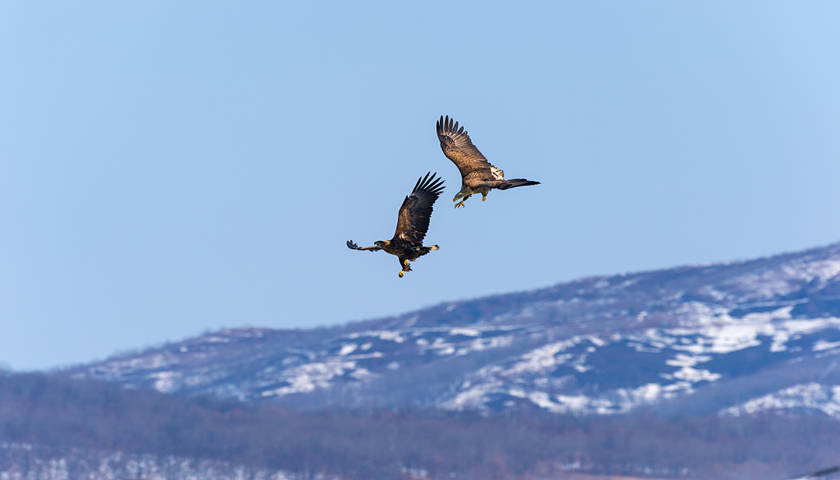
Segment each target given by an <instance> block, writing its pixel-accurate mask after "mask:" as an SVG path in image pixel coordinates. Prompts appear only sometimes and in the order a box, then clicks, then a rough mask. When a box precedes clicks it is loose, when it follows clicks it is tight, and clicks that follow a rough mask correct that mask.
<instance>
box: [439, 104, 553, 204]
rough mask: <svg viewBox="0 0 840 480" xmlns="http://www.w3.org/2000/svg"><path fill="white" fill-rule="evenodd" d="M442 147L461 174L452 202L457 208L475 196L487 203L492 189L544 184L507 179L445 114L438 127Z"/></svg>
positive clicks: (467, 135) (520, 179)
mask: <svg viewBox="0 0 840 480" xmlns="http://www.w3.org/2000/svg"><path fill="white" fill-rule="evenodd" d="M435 130H436V131H437V136H438V140H440V148H441V150H443V154H444V155H446V157H447V158H449V159H450V160H452V163H454V164H455V166H456V167H458V171H460V172H461V190H460V191H459V192H458V193H457V194H456V195H455V198H453V199H452V201H453V202H457V201H458V199H459V198H460V199H462V200H461V201H460V202H458V203H456V204H455V207H456V208H457V207H463V206H464V201H466V200H467V199H468V198H470V196H471V195H473V194H475V193H480V194H481V197H482V198H481V200H482V201H485V200H487V194H488V193H489V192H490V190H492V189H494V188H497V189H499V190H507V189H508V188H514V187H523V186H525V185H538V184H539V183H540V182H536V181H533V180H527V179H524V178H514V179H511V180H505V172H504V171H502V170H501V169H499V168H496V167H495V166H493V165H492V164H491V163H490V162H488V161H487V158H485V157H484V155H482V154H481V152H479V151H478V148H476V146H475V145H473V143H472V140H470V136H469V134H467V131H466V130H464V127H463V126H460V127H459V126H458V122H456V121H455V120H454V119H452V118H449V116H448V115H447V116H446V117H444V116H443V115H441V117H440V120H438V121H437V123H436V124H435Z"/></svg>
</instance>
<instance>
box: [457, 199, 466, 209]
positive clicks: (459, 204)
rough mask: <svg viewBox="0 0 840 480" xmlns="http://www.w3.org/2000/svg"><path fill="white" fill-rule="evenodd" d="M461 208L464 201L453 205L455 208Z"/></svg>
mask: <svg viewBox="0 0 840 480" xmlns="http://www.w3.org/2000/svg"><path fill="white" fill-rule="evenodd" d="M463 206H464V201H463V200H461V201H460V202H458V203H456V204H455V208H458V207H463Z"/></svg>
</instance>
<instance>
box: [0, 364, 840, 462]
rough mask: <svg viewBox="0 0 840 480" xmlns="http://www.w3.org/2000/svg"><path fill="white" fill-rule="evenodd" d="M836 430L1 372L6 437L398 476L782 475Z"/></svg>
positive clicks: (802, 419)
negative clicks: (312, 404) (347, 400)
mask: <svg viewBox="0 0 840 480" xmlns="http://www.w3.org/2000/svg"><path fill="white" fill-rule="evenodd" d="M838 434H840V422H837V421H834V420H830V419H828V417H824V416H807V415H801V416H796V417H785V416H762V417H748V418H738V419H733V418H731V417H724V418H719V417H717V416H709V417H703V418H690V417H687V418H676V417H672V418H661V417H658V416H656V415H654V414H652V413H650V412H648V413H641V414H634V415H622V416H604V417H581V418H577V417H570V416H560V415H549V414H545V413H543V412H541V411H538V410H523V411H520V412H517V413H516V414H514V415H506V416H504V417H482V416H480V415H476V414H463V413H451V412H428V411H398V412H395V411H368V412H348V411H334V410H333V411H324V412H297V411H290V410H285V409H282V408H279V407H273V406H267V405H261V406H253V405H249V404H243V403H237V402H231V401H221V400H217V399H210V398H181V397H174V396H168V395H164V394H159V393H157V392H153V391H142V390H126V389H123V388H121V387H119V386H116V385H111V384H106V383H101V382H95V381H75V380H68V379H66V378H58V377H53V376H48V375H43V374H16V375H6V376H0V442H15V443H29V444H34V445H43V446H49V447H51V448H52V447H68V448H76V449H78V448H90V449H97V450H120V451H124V452H130V453H142V454H155V455H176V456H183V457H193V458H205V459H213V460H221V461H227V462H233V463H239V464H243V465H248V466H253V467H265V468H271V469H283V470H290V471H294V472H299V473H301V474H303V475H304V476H310V475H311V476H314V475H315V474H318V473H339V474H342V476H344V477H345V478H360V479H361V478H366V479H377V478H400V476H401V472H404V471H406V470H407V469H417V470H420V469H422V470H425V471H426V472H428V474H429V475H430V476H432V477H438V478H444V477H446V478H448V477H449V476H450V474H451V473H454V474H456V475H457V476H458V477H461V478H486V479H492V478H514V477H517V476H523V475H525V474H527V473H530V472H534V471H536V470H541V471H546V470H551V469H553V468H557V466H559V465H563V464H566V465H568V464H574V463H577V464H579V465H580V466H582V467H583V468H585V469H587V470H589V471H591V472H604V473H624V474H629V473H636V474H640V473H644V472H647V473H649V474H651V475H657V476H661V477H664V476H673V477H677V476H688V477H705V478H710V477H709V476H710V475H711V476H714V477H715V478H725V477H727V476H730V475H733V477H737V476H738V475H739V474H740V478H751V477H750V476H747V475H745V474H746V473H747V472H751V473H753V472H762V471H763V472H774V473H775V476H779V474H780V473H781V474H784V473H785V472H796V471H802V470H808V469H809V468H811V467H819V466H821V465H825V464H831V463H832V462H834V463H836V460H837V458H836V451H835V449H834V447H833V445H834V444H835V441H836V439H837V438H838ZM52 450H56V449H55V448H52ZM58 450H60V448H59V449H58ZM646 468H648V469H650V470H645V469H646ZM782 476H783V475H782ZM756 478H758V477H756Z"/></svg>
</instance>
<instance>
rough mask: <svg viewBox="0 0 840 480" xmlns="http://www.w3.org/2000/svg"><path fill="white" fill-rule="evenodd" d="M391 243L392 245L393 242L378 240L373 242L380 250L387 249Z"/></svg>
mask: <svg viewBox="0 0 840 480" xmlns="http://www.w3.org/2000/svg"><path fill="white" fill-rule="evenodd" d="M389 243H391V242H389V241H388V240H377V241H375V242H373V244H374V245H376V246H377V247H379V248H385V247H387V246H388V244H389Z"/></svg>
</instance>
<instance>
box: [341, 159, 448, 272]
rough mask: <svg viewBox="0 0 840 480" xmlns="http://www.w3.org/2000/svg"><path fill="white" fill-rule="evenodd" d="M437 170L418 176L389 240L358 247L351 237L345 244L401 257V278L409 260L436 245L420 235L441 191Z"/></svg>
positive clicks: (441, 185)
mask: <svg viewBox="0 0 840 480" xmlns="http://www.w3.org/2000/svg"><path fill="white" fill-rule="evenodd" d="M435 175H437V173H433V174H431V176H429V173H428V172H427V173H426V176H425V177H420V178H419V179H418V180H417V183H416V184H415V185H414V190H412V191H411V194H410V195H408V196H407V197H405V200H403V203H402V206H401V207H400V213H399V215H398V216H397V230H396V231H395V232H394V237H393V238H392V239H390V240H377V241H376V242H373V246H371V247H360V246H358V245H356V243H355V242H354V241H352V240H347V247H348V248H351V249H353V250H367V251H369V252H375V251H377V250H385V251H386V252H387V253H390V254H391V255H396V256H397V257H398V258H399V259H400V267H401V268H402V270H400V273H399V276H400V278H402V276H403V275H405V272H409V271H411V265H409V263H408V262H409V261H412V260H416V259H417V258H418V257H421V256H423V255H425V254H427V253H429V252H430V251H432V250H437V249H438V248H439V247H438V246H437V245H431V246H428V247H426V246H423V237H425V236H426V231H427V230H429V218H430V217H431V216H432V205H434V203H435V200H437V199H438V197H439V196H440V194H441V193H443V179H441V178H435Z"/></svg>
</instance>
